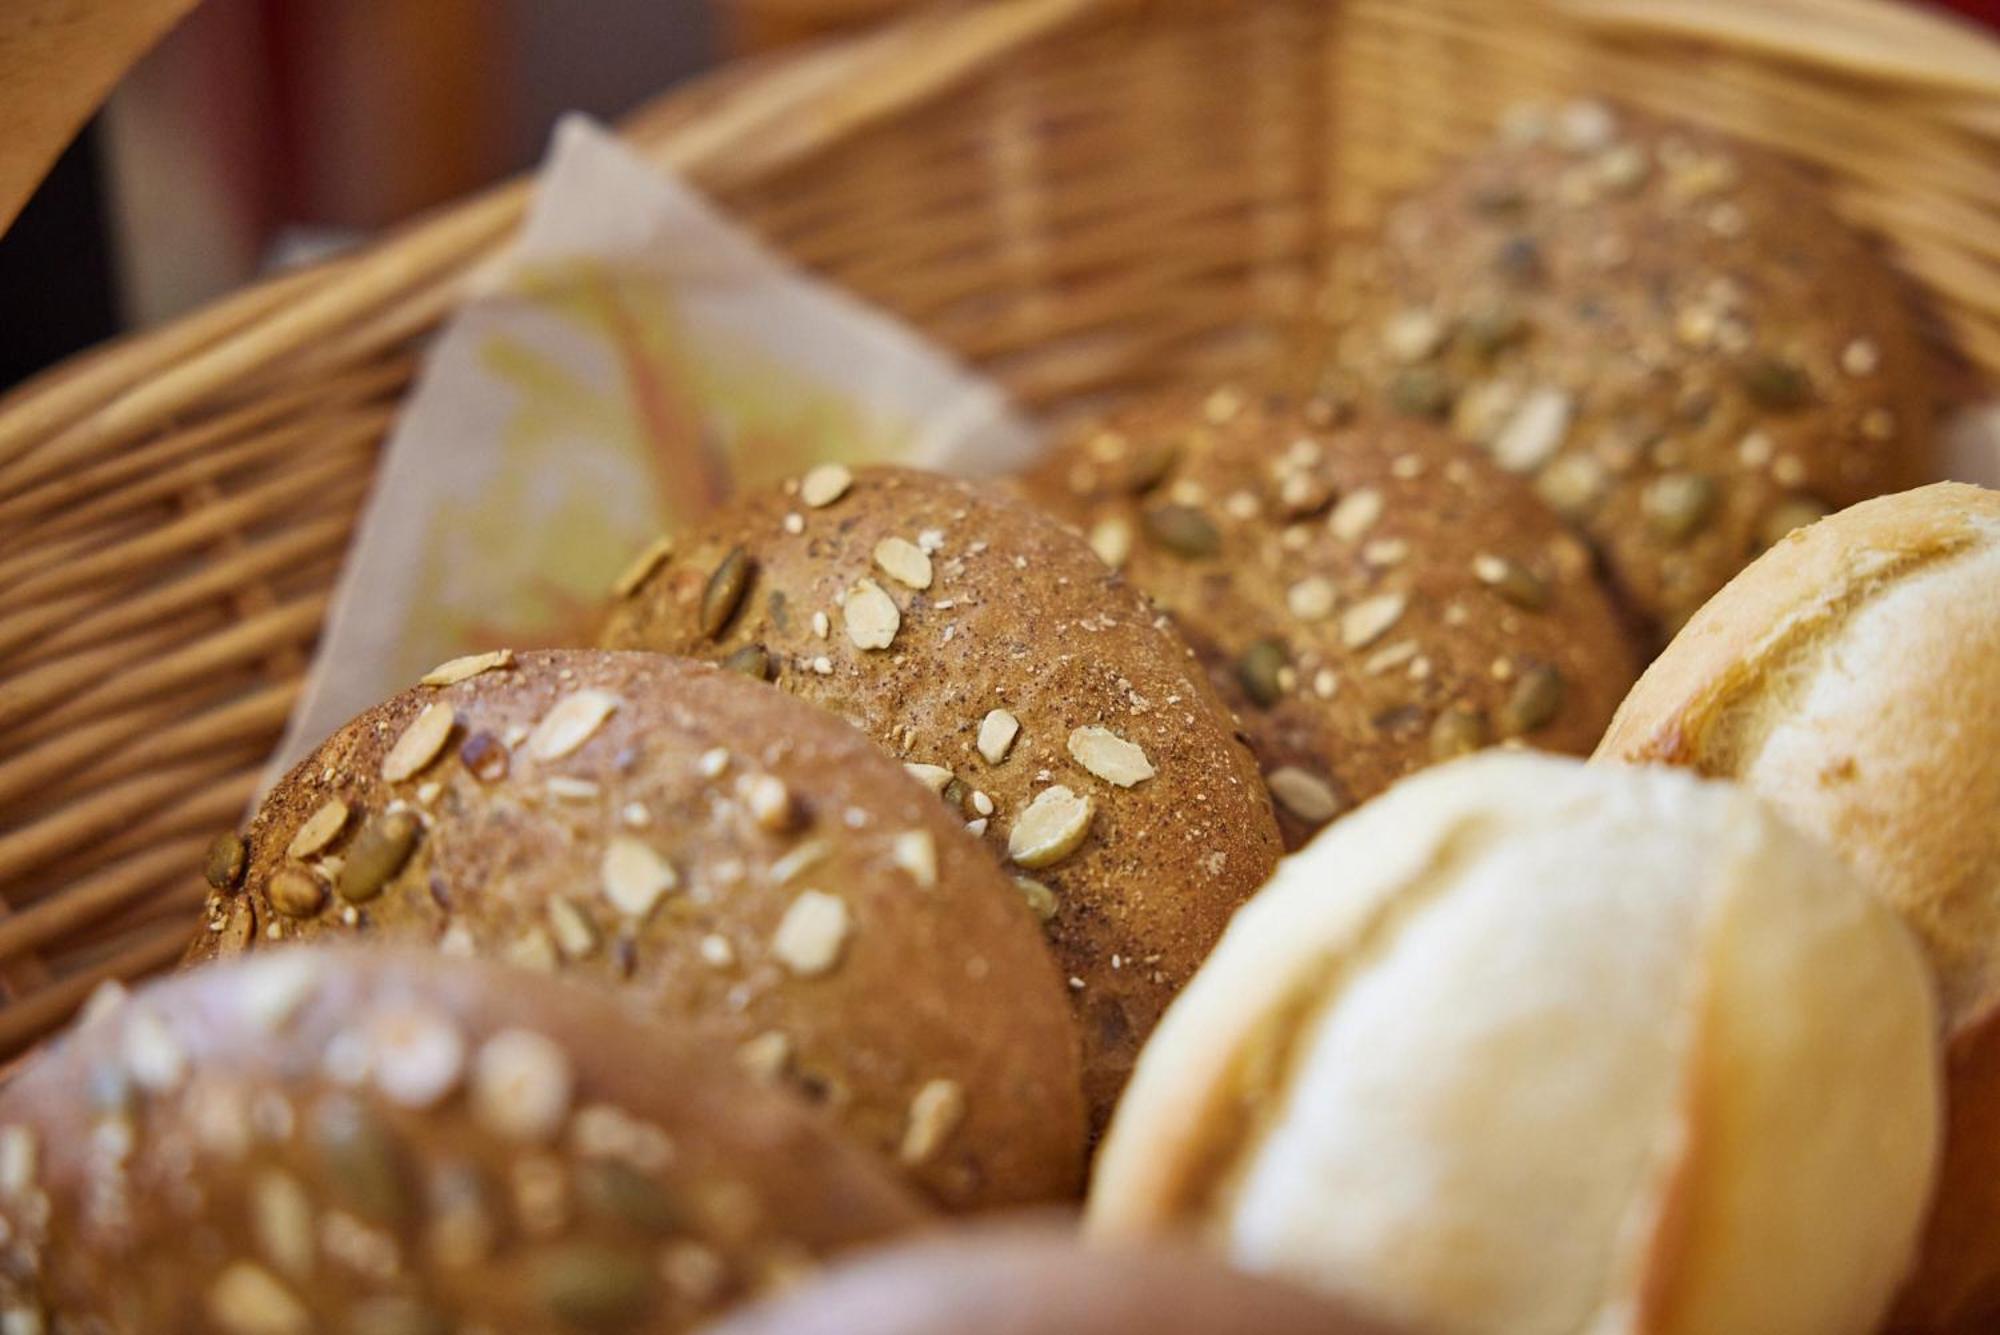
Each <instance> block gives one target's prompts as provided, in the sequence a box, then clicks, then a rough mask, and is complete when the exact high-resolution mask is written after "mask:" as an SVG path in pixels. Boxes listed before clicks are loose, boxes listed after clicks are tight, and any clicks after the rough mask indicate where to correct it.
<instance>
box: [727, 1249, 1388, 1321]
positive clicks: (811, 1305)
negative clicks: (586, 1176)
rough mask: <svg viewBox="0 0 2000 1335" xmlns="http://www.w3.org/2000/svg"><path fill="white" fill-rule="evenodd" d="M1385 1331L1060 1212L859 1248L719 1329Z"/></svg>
mask: <svg viewBox="0 0 2000 1335" xmlns="http://www.w3.org/2000/svg"><path fill="white" fill-rule="evenodd" d="M1226 1331H1245V1332H1256V1335H1389V1327H1387V1326H1384V1325H1379V1324H1376V1323H1374V1322H1370V1321H1365V1320H1363V1319H1362V1318H1361V1317H1359V1316H1356V1315H1354V1314H1353V1313H1351V1312H1348V1311H1344V1310H1343V1309H1341V1308H1340V1307H1337V1306H1335V1305H1333V1304H1332V1303H1331V1302H1329V1301H1328V1300H1327V1299H1326V1298H1324V1297H1320V1296H1318V1295H1315V1294H1312V1293H1309V1292H1307V1291H1306V1290H1304V1289H1298V1288H1294V1287H1292V1286H1290V1285H1288V1284H1283V1283H1279V1282H1275V1281H1273V1280H1270V1279H1265V1278H1261V1277H1258V1276H1253V1275H1246V1274H1244V1273H1242V1272H1241V1271H1236V1270H1231V1269H1228V1268H1227V1267H1225V1266H1222V1265H1219V1264H1217V1263H1216V1262H1215V1261H1214V1260H1212V1259H1211V1258H1208V1257H1206V1256H1203V1255H1202V1254H1201V1253H1200V1252H1198V1251H1195V1250H1193V1249H1192V1248H1189V1247H1186V1246H1164V1247H1084V1246H1082V1245H1080V1243H1079V1242H1078V1240H1077V1239H1076V1237H1075V1236H1074V1234H1073V1233H1072V1232H1071V1231H1070V1230H1068V1229H1064V1228H1059V1227H1056V1226H1053V1225H1027V1224H1013V1225H1010V1226H1007V1227H990V1226H989V1227H977V1226H975V1227H970V1228H965V1229H959V1230H954V1231H953V1232H951V1233H946V1234H939V1235H937V1236H935V1237H932V1238H930V1239H928V1240H923V1241H918V1242H914V1243H911V1244H909V1245H907V1246H897V1245H891V1246H888V1247H884V1248H882V1249H880V1250H877V1251H873V1252H868V1253H863V1254H860V1255H856V1256H854V1257H852V1258H850V1259H848V1260H847V1261H845V1262H843V1264H841V1265H839V1266H836V1267H832V1268H830V1269H828V1270H827V1271H826V1272H825V1273H824V1274H823V1275H821V1276H818V1277H816V1278H815V1279H813V1281H812V1282H810V1283H807V1284H802V1285H800V1286H799V1287H797V1288H795V1289H793V1290H791V1291H790V1292H788V1293H785V1294H781V1295H779V1296H778V1297H776V1298H773V1299H771V1300H770V1301H768V1302H763V1303H759V1304H757V1305H756V1306H754V1307H748V1308H745V1309H743V1310H742V1311H740V1312H738V1313H735V1314H734V1315H732V1316H731V1317H729V1318H728V1319H727V1320H725V1321H723V1322H722V1323H720V1324H719V1325H717V1326H716V1327H715V1328H714V1330H713V1331H712V1335H1057V1333H1059V1335H1218V1333H1219V1332H1226Z"/></svg>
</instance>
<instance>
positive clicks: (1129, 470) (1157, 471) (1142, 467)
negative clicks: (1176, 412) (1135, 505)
mask: <svg viewBox="0 0 2000 1335" xmlns="http://www.w3.org/2000/svg"><path fill="white" fill-rule="evenodd" d="M1180 456H1181V448H1180V446H1179V445H1177V444H1175V443H1174V442H1173V441H1170V440H1149V441H1146V442H1145V443H1143V444H1141V445H1139V446H1138V447H1137V448H1136V449H1134V450H1133V451H1132V452H1131V453H1130V454H1129V455H1127V456H1126V460H1125V466H1124V467H1123V468H1121V469H1119V470H1118V475H1117V477H1116V478H1115V479H1114V484H1115V485H1116V486H1117V487H1118V489H1119V490H1120V491H1124V492H1126V493H1128V494H1130V495H1133V496H1140V495H1143V494H1145V493H1146V492H1149V491H1151V490H1152V489H1153V488H1155V487H1157V486H1159V485H1160V483H1161V482H1163V481H1164V480H1165V479H1166V476H1167V474H1168V473H1171V472H1172V471H1173V469H1174V465H1175V464H1177V463H1179V462H1180Z"/></svg>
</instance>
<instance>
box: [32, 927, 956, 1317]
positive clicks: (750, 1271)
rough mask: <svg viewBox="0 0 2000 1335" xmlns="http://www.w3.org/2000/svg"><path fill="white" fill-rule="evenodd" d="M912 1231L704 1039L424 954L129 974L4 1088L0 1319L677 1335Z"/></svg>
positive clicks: (864, 1166) (901, 1199)
mask: <svg viewBox="0 0 2000 1335" xmlns="http://www.w3.org/2000/svg"><path fill="white" fill-rule="evenodd" d="M925 1218H926V1212H925V1211H924V1210H923V1209H922V1207H921V1206H919V1205H918V1204H917V1203H916V1201H915V1200H914V1198H912V1197H911V1196H910V1195H908V1194H907V1192H906V1191H905V1190H904V1189H903V1188H902V1187H900V1186H899V1185H897V1184H896V1183H895V1182H894V1181H893V1180H891V1179H890V1178H889V1177H888V1176H887V1175H886V1174H885V1173H884V1172H883V1170H882V1169H881V1167H880V1166H879V1165H878V1164H877V1163H876V1162H875V1161H874V1160H873V1159H872V1158H871V1157H869V1156H868V1155H866V1154H865V1153H863V1152H862V1151H860V1150H858V1149H851V1148H849V1147H847V1146H846V1145H845V1144H844V1143H843V1142H842V1141H841V1140H840V1139H839V1138H837V1137H835V1136H833V1135H832V1134H830V1132H829V1131H828V1129H827V1128H826V1127H824V1126H823V1125H822V1124H821V1123H820V1122H819V1120H818V1119H816V1118H814V1117H812V1116H811V1115H809V1114H807V1113H806V1112H804V1111H803V1110H802V1109H800V1108H799V1107H797V1106H796V1104H795V1103H794V1101H793V1100H791V1099H789V1098H785V1097H783V1096H780V1095H778V1094H776V1093H774V1092H769V1091H765V1090H762V1089H760V1088H758V1087H757V1086H756V1085H755V1084H753V1083H752V1082H750V1081H749V1080H747V1079H745V1078H743V1077H741V1076H739V1075H738V1074H737V1073H736V1072H735V1071H733V1070H732V1069H730V1063H729V1060H728V1057H727V1054H726V1053H724V1052H722V1051H719V1050H712V1049H710V1048H709V1047H708V1046H707V1045H705V1044H702V1043H699V1042H697V1041H695V1040H692V1039H691V1038H689V1037H688V1036H686V1035H684V1034H681V1033H678V1032H676V1031H675V1030H674V1028H673V1027H671V1026H667V1025H661V1024H658V1023H656V1022H653V1021H651V1020H649V1019H647V1018H646V1017H644V1016H643V1015H641V1014H639V1013H637V1012H635V1011H634V1010H632V1009H631V1008H629V1007H626V1006H623V1005H620V1004H619V1003H618V1002H617V1001H615V1000H614V999H613V998H610V997H608V996H605V995H602V994H600V993H597V992H594V991H591V990H588V989H584V988H578V987H572V986H570V985H567V984H565V983H561V982H558V981H556V980H553V979H547V978H537V977H533V976H530V975H525V974H522V973H521V972H519V971H518V970H512V969H505V968H502V967H500V966H498V965H492V964H483V963H477V962H474V961H469V960H441V959H438V958H436V957H435V956H434V955H428V954H423V953H418V952H408V951H401V952H399V951H368V952H363V951H359V950H354V949H347V948H336V949H300V950H288V951H281V952H274V953H272V954H270V955H265V956H259V957H257V958H255V959H250V960H244V961H240V962H236V963H231V964H225V965H217V966H214V967H211V968H207V969H202V970H199V971H197V972H195V973H192V974H187V975H183V976H181V977H178V978H174V979H172V980H169V981H166V982H162V983H158V984H155V985H152V986H149V987H147V988H145V989H143V990H142V991H140V992H138V993H137V994H135V995H133V996H132V997H130V998H127V999H124V1000H123V1001H121V1002H119V1003H118V1004H117V1005H115V1006H113V1007H110V1008H108V1010H107V1011H106V1012H104V1013H100V1014H97V1015H95V1016H93V1017H92V1018H91V1019H89V1020H88V1021H86V1023H85V1024H84V1025H83V1026H82V1027H81V1028H80V1029H78V1030H77V1031H76V1032H74V1033H72V1034H71V1035H70V1036H69V1037H68V1038H67V1039H65V1040H64V1041H62V1042H61V1043H60V1044H59V1045H58V1046H57V1047H56V1048H55V1049H54V1050H52V1051H50V1052H48V1053H46V1054H44V1055H43V1056H42V1057H40V1058H39V1059H37V1060H36V1061H35V1062H34V1063H33V1064H32V1065H31V1066H30V1068H29V1069H28V1070H27V1071H26V1072H25V1073H24V1074H22V1075H21V1076H20V1077H19V1078H18V1079H16V1080H15V1081H14V1082H13V1083H12V1084H10V1085H9V1086H8V1087H7V1089H6V1090H5V1092H4V1093H0V1223H4V1224H5V1231H4V1240H0V1324H4V1325H5V1327H6V1329H7V1330H9V1331H17V1330H18V1331H39V1330H46V1329H52V1330H58V1331H66V1330H77V1331H81V1330H92V1331H105V1332H131V1333H132V1335H161V1333H164V1332H180V1331H204V1332H213V1333H214V1335H306V1333H307V1332H311V1331H342V1332H357V1333H358V1335H374V1333H376V1332H381V1333H384V1335H386V1333H388V1332H396V1333H397V1335H403V1333H406V1332H413V1333H416V1335H427V1333H430V1332H440V1333H441V1332H447V1331H460V1330H464V1331H470V1330H480V1329H483V1330H496V1331H502V1330H504V1331H515V1330H519V1331H526V1330H537V1331H589V1332H609V1331H634V1332H636V1331H655V1332H665V1331H679V1330H687V1329H690V1328H692V1327H693V1326H694V1325H695V1324H696V1323H698V1322H699V1321H700V1320H701V1319H702V1318H703V1317H704V1316H707V1315H710V1314H712V1313H714V1312H716V1311H718V1310H720V1309H722V1308H724V1307H726V1306H728V1305H729V1304H731V1303H733V1302H736V1301H740V1300H741V1299H743V1298H745V1297H748V1296H752V1295H755V1294H757V1293H759V1292H762V1291H765V1290H768V1289H771V1288H773V1287H775V1286H777V1285H779V1284H781V1283H785V1282H788V1281H790V1280H792V1279H795V1278H796V1277H797V1276H798V1275H799V1274H800V1273H801V1272H802V1271H803V1270H806V1269H808V1268H810V1267H811V1266H812V1265H813V1264H815V1262H816V1259H817V1258H818V1257H820V1256H822V1255H824V1254H826V1253H828V1252H830V1251H833V1250H836V1249H838V1248H841V1247H844V1246H850V1245H852V1244H854V1243H856V1242H859V1241H863V1240H867V1239H876V1238H882V1237H886V1236H888V1235H891V1234H895V1233H900V1232H904V1231H907V1230H910V1229H912V1228H915V1227H919V1226H921V1225H922V1224H923V1223H924V1222H925Z"/></svg>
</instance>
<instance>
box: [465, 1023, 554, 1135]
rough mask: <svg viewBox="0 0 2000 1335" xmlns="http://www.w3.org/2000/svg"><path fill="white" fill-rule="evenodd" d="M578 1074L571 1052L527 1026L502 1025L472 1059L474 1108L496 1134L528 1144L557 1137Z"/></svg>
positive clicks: (486, 1125)
mask: <svg viewBox="0 0 2000 1335" xmlns="http://www.w3.org/2000/svg"><path fill="white" fill-rule="evenodd" d="M575 1089H576V1075H575V1072H574V1071H573V1070H572V1069H571V1066H570V1060H569V1056H568V1054H567V1053H565V1052H564V1051H563V1050H562V1048H561V1047H559V1046H558V1045H557V1044H556V1043H555V1042H554V1041H553V1040H551V1039H549V1038H547V1037H545V1036H544V1035H542V1034H538V1033H535V1032H534V1031H533V1030H528V1029H503V1030H501V1031H500V1032H499V1033H497V1034H495V1035H493V1037H491V1038H489V1039H487V1040H486V1042H485V1043H484V1044H482V1045H481V1046H480V1049H479V1054H478V1056H477V1057H475V1058H474V1059H473V1065H472V1087H471V1096H472V1114H473V1116H474V1117H475V1118H476V1119H478V1121H479V1123H480V1124H481V1125H482V1126H484V1127H485V1128H486V1129H487V1130H489V1131H491V1132H493V1133H494V1134H495V1135H498V1136H502V1137H504V1138H506V1139H508V1140H517V1141H521V1142H523V1143H527V1144H546V1143H547V1142H549V1141H551V1140H553V1139H555V1136H556V1133H557V1132H558V1131H560V1130H562V1125H563V1122H564V1120H565V1119H566V1118H567V1117H568V1116H569V1106H570V1099H571V1097H572V1095H573V1094H574V1092H575Z"/></svg>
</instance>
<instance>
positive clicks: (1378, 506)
mask: <svg viewBox="0 0 2000 1335" xmlns="http://www.w3.org/2000/svg"><path fill="white" fill-rule="evenodd" d="M1383 504H1384V503H1383V500H1382V493H1381V492H1379V491H1377V490H1376V489H1375V488H1373V487H1363V488H1361V489H1360V490H1359V491H1351V492H1349V493H1348V494H1347V495H1345V496H1343V497H1341V498H1340V504H1338V505H1336V506H1334V507H1333V513H1332V514H1331V515H1329V516H1328V517H1327V521H1326V526H1327V528H1328V529H1329V530H1331V532H1332V533H1333V536H1334V537H1336V538H1339V539H1340V540H1341V541H1342V542H1358V541H1359V540H1360V539H1361V537H1362V535H1364V534H1365V533H1367V532H1368V530H1369V529H1371V528H1373V527H1374V526H1375V521H1376V520H1378V519H1380V518H1381V517H1382V510H1383Z"/></svg>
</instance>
